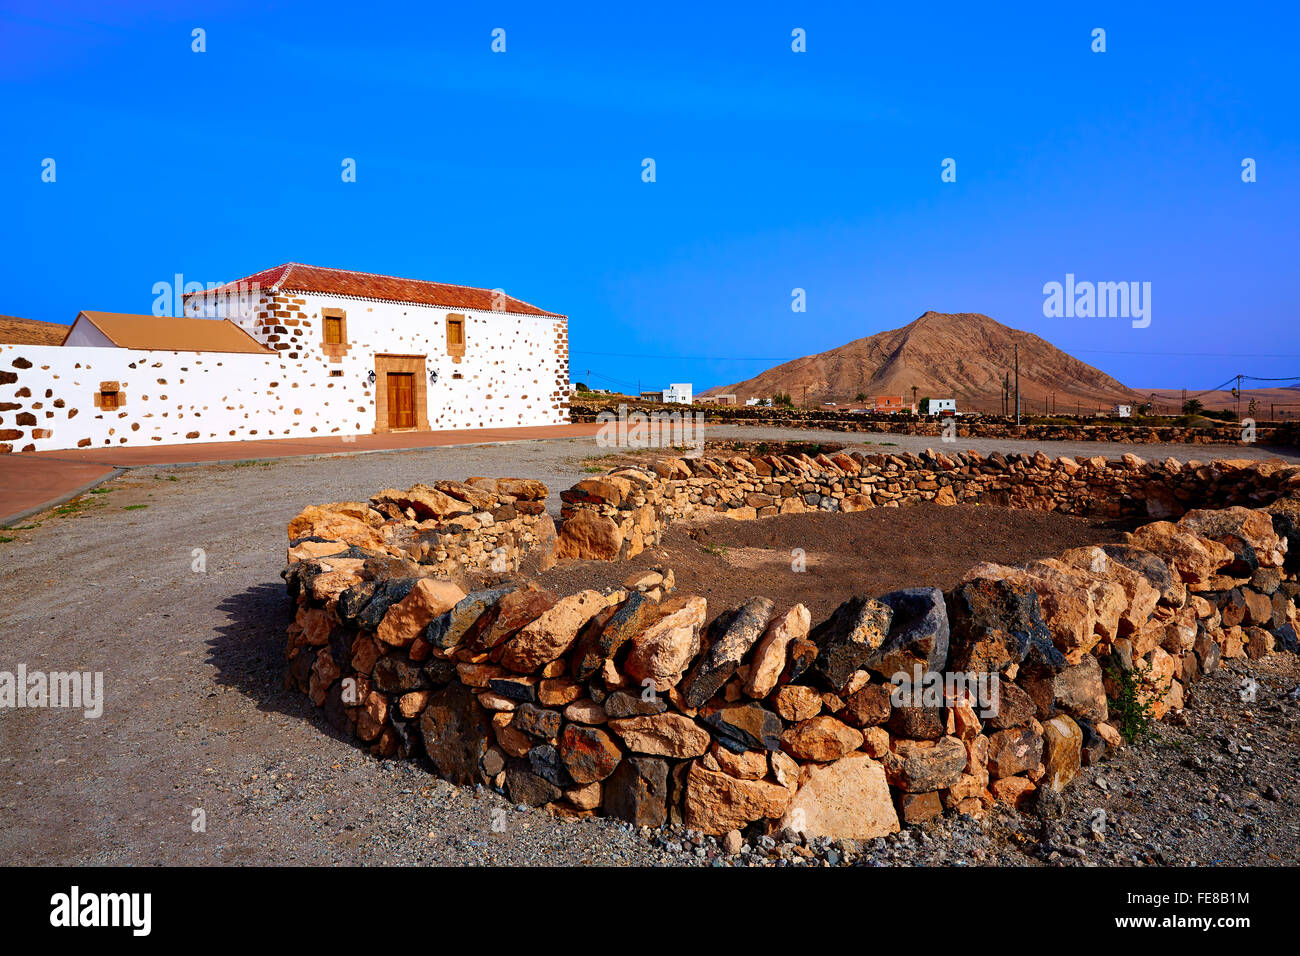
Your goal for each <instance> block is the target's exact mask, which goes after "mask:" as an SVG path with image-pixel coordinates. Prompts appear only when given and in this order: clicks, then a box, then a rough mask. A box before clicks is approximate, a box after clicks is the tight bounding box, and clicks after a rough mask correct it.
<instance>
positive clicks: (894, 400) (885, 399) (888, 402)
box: [875, 395, 903, 415]
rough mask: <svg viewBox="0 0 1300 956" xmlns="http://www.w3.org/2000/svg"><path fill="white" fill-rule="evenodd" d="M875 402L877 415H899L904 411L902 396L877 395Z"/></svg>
mask: <svg viewBox="0 0 1300 956" xmlns="http://www.w3.org/2000/svg"><path fill="white" fill-rule="evenodd" d="M875 401H876V407H875V411H876V414H877V415H898V414H900V413H902V411H903V396H902V395H877V396H876V398H875Z"/></svg>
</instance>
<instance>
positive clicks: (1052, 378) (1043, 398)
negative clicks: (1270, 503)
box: [703, 312, 1142, 414]
mask: <svg viewBox="0 0 1300 956" xmlns="http://www.w3.org/2000/svg"><path fill="white" fill-rule="evenodd" d="M1016 345H1019V346H1020V402H1021V410H1022V411H1024V412H1025V413H1034V414H1042V413H1043V412H1044V410H1045V408H1046V409H1047V410H1052V407H1051V403H1052V402H1053V401H1054V402H1055V410H1056V411H1059V412H1061V413H1062V414H1064V413H1065V412H1066V411H1067V410H1068V411H1069V412H1071V413H1073V412H1074V411H1075V410H1076V409H1077V408H1081V409H1082V410H1083V411H1084V412H1095V411H1097V409H1098V408H1105V409H1107V410H1108V409H1109V408H1110V406H1111V405H1113V404H1115V403H1117V402H1120V403H1131V402H1136V401H1139V400H1140V399H1141V398H1142V396H1139V395H1138V393H1137V392H1135V391H1133V390H1132V389H1130V388H1128V387H1126V386H1125V385H1123V384H1121V383H1120V382H1117V381H1116V380H1115V379H1113V378H1111V377H1110V376H1109V375H1107V374H1106V373H1105V372H1102V371H1100V370H1098V369H1095V368H1093V367H1092V366H1091V365H1087V364H1085V363H1083V362H1080V361H1079V360H1078V359H1076V358H1074V357H1073V356H1070V355H1067V354H1066V353H1065V352H1062V351H1061V350H1060V349H1058V348H1056V347H1055V346H1053V345H1052V344H1051V343H1049V342H1047V341H1045V340H1043V339H1041V338H1039V337H1038V336H1037V335H1034V334H1032V333H1030V332H1022V331H1020V330H1019V329H1013V328H1009V327H1008V326H1005V325H1003V324H1002V323H1001V322H997V321H995V320H994V319H991V318H989V317H988V316H987V315H980V314H979V313H977V312H961V313H957V314H946V313H940V312H927V313H925V314H924V315H922V316H921V317H920V318H918V319H916V320H915V321H913V322H911V323H909V324H907V325H905V326H903V327H902V328H901V329H893V330H892V331H889V332H880V333H877V334H876V335H872V336H868V337H867V338H864V339H857V340H855V341H853V342H850V343H848V344H847V345H841V346H840V347H839V348H835V349H831V350H830V351H829V352H821V353H819V354H817V355H809V356H806V357H805V358H800V359H795V360H793V361H790V362H786V363H784V364H782V365H777V366H774V367H773V368H770V369H768V370H767V371H766V372H762V373H760V374H759V375H756V376H755V377H754V378H751V379H748V380H747V381H744V382H737V383H736V384H734V385H727V386H723V387H718V388H711V389H708V390H707V391H705V392H704V393H703V394H705V395H712V394H730V393H735V395H736V397H737V399H738V400H740V401H742V402H743V401H744V400H745V399H747V398H767V397H770V396H771V395H773V394H775V393H777V392H788V393H789V395H790V397H791V398H792V399H794V401H795V404H797V405H798V404H802V403H803V400H804V388H805V386H806V387H807V389H808V391H807V401H808V407H809V408H812V407H814V406H820V405H821V404H823V403H825V402H836V403H837V404H841V405H843V404H851V403H854V400H855V397H856V396H857V395H858V394H865V395H866V396H867V402H868V403H870V402H871V401H872V399H874V397H875V396H877V395H901V396H903V399H904V401H905V402H907V403H909V404H910V403H911V401H912V397H913V392H912V387H913V386H916V393H915V396H916V399H917V400H918V401H919V400H920V399H922V398H955V399H957V408H958V409H959V410H961V409H967V410H981V411H990V412H996V411H999V410H1000V409H1001V405H1002V399H1001V395H1002V388H1001V382H1002V376H1003V375H1004V374H1007V373H1010V375H1011V381H1012V387H1013V389H1014V383H1015V371H1014V362H1015V346H1016Z"/></svg>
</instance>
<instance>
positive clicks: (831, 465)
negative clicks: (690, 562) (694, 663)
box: [557, 450, 1300, 560]
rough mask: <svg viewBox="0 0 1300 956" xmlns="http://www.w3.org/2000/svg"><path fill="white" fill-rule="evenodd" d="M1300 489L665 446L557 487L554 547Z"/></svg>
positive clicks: (563, 550)
mask: <svg viewBox="0 0 1300 956" xmlns="http://www.w3.org/2000/svg"><path fill="white" fill-rule="evenodd" d="M1291 490H1300V467H1298V466H1291V465H1286V464H1282V463H1279V462H1276V461H1269V462H1258V461H1250V460H1215V461H1211V462H1198V461H1191V462H1187V463H1186V464H1184V463H1181V462H1179V461H1177V460H1175V459H1172V458H1169V459H1165V460H1164V461H1160V462H1147V461H1144V460H1143V459H1141V458H1138V457H1137V456H1136V455H1124V456H1123V457H1122V458H1118V459H1113V460H1108V459H1105V458H1100V457H1096V458H1057V459H1052V458H1049V457H1048V456H1047V455H1045V454H1043V453H1042V452H1037V453H1035V454H1033V455H1002V454H997V453H995V454H992V455H981V454H979V453H978V452H974V451H967V452H954V453H944V452H935V451H933V450H927V451H926V452H924V453H923V454H921V455H915V454H911V453H902V454H890V455H863V454H860V453H854V454H843V453H836V454H831V455H826V454H819V455H817V456H815V457H810V456H808V455H806V454H804V455H761V456H752V457H744V456H734V457H731V458H728V459H717V458H707V457H706V458H694V459H682V458H665V459H660V460H657V461H653V462H650V463H648V464H647V465H646V466H645V467H644V468H638V467H628V468H619V469H615V470H613V471H611V473H610V474H607V475H602V476H598V477H593V478H588V479H585V480H583V481H579V482H578V483H577V484H576V485H574V486H573V487H572V488H571V489H569V490H567V491H563V492H561V493H560V497H561V499H562V500H563V502H564V505H563V509H562V517H563V518H564V522H563V525H562V527H561V531H560V541H559V545H558V550H557V555H558V556H559V557H572V558H602V559H605V560H613V559H616V558H620V557H631V556H633V555H636V554H638V553H640V551H642V550H643V549H644V548H646V547H650V546H653V545H654V544H656V543H657V542H658V541H659V539H660V537H661V535H662V532H663V528H664V527H665V526H666V525H667V524H668V523H669V522H671V521H675V520H679V519H684V518H699V517H703V516H707V515H709V514H713V513H720V514H722V515H724V516H726V517H728V518H733V519H737V520H751V519H754V518H764V517H769V516H771V515H776V514H802V513H804V512H807V511H819V510H820V511H862V510H865V509H868V508H879V507H885V508H889V507H898V506H899V505H902V504H907V503H909V502H914V501H934V502H936V503H938V504H941V505H952V504H958V503H976V502H978V503H985V504H998V505H1008V506H1012V507H1018V508H1030V509H1036V510H1042V511H1062V512H1066V513H1068V514H1078V515H1088V516H1102V517H1150V518H1171V517H1177V516H1178V515H1181V514H1182V513H1183V512H1185V511H1187V510H1188V509H1189V508H1192V507H1212V508H1213V507H1224V506H1226V505H1234V504H1235V505H1257V504H1261V503H1265V502H1268V501H1272V500H1273V499H1274V498H1277V497H1279V496H1281V495H1283V494H1285V493H1287V492H1289V491H1291Z"/></svg>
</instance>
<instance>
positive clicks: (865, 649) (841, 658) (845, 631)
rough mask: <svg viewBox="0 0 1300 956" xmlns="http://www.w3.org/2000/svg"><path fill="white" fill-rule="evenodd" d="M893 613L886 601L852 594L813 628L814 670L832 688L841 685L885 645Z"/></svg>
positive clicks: (836, 688) (810, 636)
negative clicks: (815, 655) (814, 646)
mask: <svg viewBox="0 0 1300 956" xmlns="http://www.w3.org/2000/svg"><path fill="white" fill-rule="evenodd" d="M893 613H894V612H893V611H892V610H891V609H890V607H889V605H888V604H883V603H881V602H880V601H877V600H874V599H872V598H863V597H855V598H850V599H849V600H847V601H845V602H844V603H843V604H841V605H840V606H839V607H837V608H836V609H835V612H834V613H833V614H832V615H831V616H830V617H829V618H827V619H826V620H825V621H823V622H822V623H821V624H818V625H817V626H816V627H814V628H813V629H812V631H811V632H810V633H809V635H808V637H809V640H811V641H812V642H813V644H815V645H816V646H817V658H816V660H814V661H813V665H812V666H813V670H815V671H816V672H817V673H818V674H820V675H821V677H822V678H823V679H824V680H825V681H826V683H827V684H828V685H829V686H830V688H831V690H834V691H839V690H841V689H842V688H844V687H845V685H846V684H848V682H849V679H850V678H851V677H852V676H853V674H854V672H855V671H857V670H858V669H859V668H861V667H862V666H863V664H865V663H866V662H867V660H868V659H869V658H870V657H871V655H872V653H873V652H874V651H876V650H877V649H878V648H879V647H880V646H881V645H882V644H884V642H885V638H886V636H887V635H888V634H889V625H890V621H891V620H892V618H893Z"/></svg>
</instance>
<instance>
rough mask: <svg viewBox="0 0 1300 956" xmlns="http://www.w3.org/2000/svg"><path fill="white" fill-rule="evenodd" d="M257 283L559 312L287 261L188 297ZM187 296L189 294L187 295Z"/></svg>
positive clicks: (481, 292) (278, 288) (462, 289)
mask: <svg viewBox="0 0 1300 956" xmlns="http://www.w3.org/2000/svg"><path fill="white" fill-rule="evenodd" d="M254 284H256V285H257V287H258V289H259V290H262V291H274V292H316V293H324V294H327V295H347V296H354V297H356V298H359V299H380V300H382V301H385V302H411V303H414V304H416V305H436V306H440V307H446V308H451V309H478V310H481V311H483V312H493V311H502V312H515V313H518V314H521V315H545V316H550V317H551V318H556V319H562V318H565V316H563V315H561V314H560V313H558V312H547V311H546V310H545V309H539V308H537V306H535V305H529V304H528V303H527V302H524V301H521V300H520V299H516V298H514V297H512V296H505V297H504V302H503V303H502V305H501V307H500V308H499V309H496V310H494V309H493V308H492V302H493V299H494V297H495V294H494V292H493V291H492V290H491V289H475V288H472V287H470V286H464V285H448V284H447V283H445V282H427V281H425V280H424V279H399V278H397V277H396V276H381V275H376V274H374V273H371V272H353V271H352V270H350V269H327V268H325V267H323V266H305V265H302V264H301V263H297V262H286V263H285V264H284V265H282V266H276V267H275V268H274V269H265V270H263V271H262V272H256V273H254V274H253V275H251V276H248V277H247V278H244V279H239V280H238V281H236V282H228V283H226V284H225V285H223V286H221V287H219V288H216V289H208V290H206V291H204V292H195V293H191V295H205V296H206V295H212V294H213V293H220V292H225V293H228V294H234V293H237V292H238V291H239V290H240V288H241V287H242V288H248V287H249V286H251V285H254ZM186 298H187V299H188V298H189V296H188V295H187V296H186Z"/></svg>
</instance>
